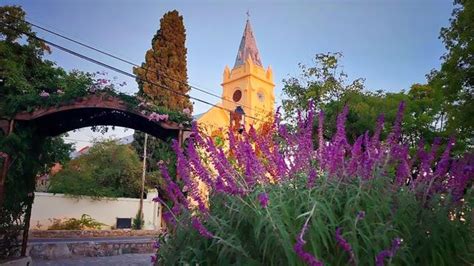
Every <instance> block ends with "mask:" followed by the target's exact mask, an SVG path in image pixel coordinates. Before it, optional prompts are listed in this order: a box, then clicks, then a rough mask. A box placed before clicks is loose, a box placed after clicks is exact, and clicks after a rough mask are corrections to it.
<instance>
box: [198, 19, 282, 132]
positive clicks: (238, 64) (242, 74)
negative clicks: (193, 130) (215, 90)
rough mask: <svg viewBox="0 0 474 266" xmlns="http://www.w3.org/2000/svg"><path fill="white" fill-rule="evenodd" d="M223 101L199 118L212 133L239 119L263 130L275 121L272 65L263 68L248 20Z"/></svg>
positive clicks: (226, 76) (228, 71)
mask: <svg viewBox="0 0 474 266" xmlns="http://www.w3.org/2000/svg"><path fill="white" fill-rule="evenodd" d="M221 85H222V96H221V102H219V103H217V104H216V107H212V108H211V109H209V110H208V111H207V112H205V113H203V114H200V115H197V116H196V117H195V119H196V120H197V122H198V125H199V126H200V127H201V128H204V129H205V130H206V131H208V132H212V131H215V130H219V129H226V128H228V127H229V125H230V123H231V117H232V118H233V119H232V121H235V118H236V117H238V119H240V123H241V126H243V125H245V127H246V128H247V129H248V127H249V126H250V125H251V124H253V125H254V126H255V127H257V128H258V127H259V125H261V124H262V123H263V122H264V121H268V120H269V118H273V112H274V105H275V92H274V88H275V84H274V83H273V72H272V69H271V67H270V66H268V68H267V69H265V68H264V67H263V64H262V60H261V59H260V54H259V52H258V49H257V42H256V41H255V36H254V34H253V31H252V27H251V25H250V21H249V20H248V19H247V22H246V25H245V30H244V34H243V36H242V40H241V42H240V46H239V50H238V52H237V57H236V59H235V64H234V67H233V68H232V69H229V67H228V66H226V67H225V69H224V75H223V79H222V84H221Z"/></svg>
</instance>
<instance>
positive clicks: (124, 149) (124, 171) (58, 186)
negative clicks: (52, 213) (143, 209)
mask: <svg viewBox="0 0 474 266" xmlns="http://www.w3.org/2000/svg"><path fill="white" fill-rule="evenodd" d="M140 177H141V163H140V159H139V157H138V155H137V154H136V153H135V151H134V150H133V149H132V148H131V147H130V146H128V145H119V144H117V143H116V142H114V141H104V142H98V143H95V144H94V146H93V147H91V148H90V150H89V151H88V153H86V154H84V155H82V156H80V157H78V158H77V159H74V160H71V161H70V162H69V163H67V164H66V165H65V167H64V169H63V170H62V171H60V172H58V173H57V174H56V175H54V176H53V177H51V183H50V189H49V191H50V192H52V193H65V194H71V195H84V196H94V197H138V195H139V191H140V180H141V178H140Z"/></svg>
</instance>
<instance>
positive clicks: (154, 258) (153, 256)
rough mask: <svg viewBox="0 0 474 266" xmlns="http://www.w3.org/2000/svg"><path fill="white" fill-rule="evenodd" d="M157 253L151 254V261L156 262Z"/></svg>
mask: <svg viewBox="0 0 474 266" xmlns="http://www.w3.org/2000/svg"><path fill="white" fill-rule="evenodd" d="M156 259H157V257H156V255H151V263H155V262H156Z"/></svg>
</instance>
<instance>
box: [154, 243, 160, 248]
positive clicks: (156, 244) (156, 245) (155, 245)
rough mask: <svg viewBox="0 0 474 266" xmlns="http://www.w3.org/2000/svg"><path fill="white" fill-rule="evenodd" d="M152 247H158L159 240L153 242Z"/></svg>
mask: <svg viewBox="0 0 474 266" xmlns="http://www.w3.org/2000/svg"><path fill="white" fill-rule="evenodd" d="M153 248H154V249H159V248H160V242H158V241H155V242H153Z"/></svg>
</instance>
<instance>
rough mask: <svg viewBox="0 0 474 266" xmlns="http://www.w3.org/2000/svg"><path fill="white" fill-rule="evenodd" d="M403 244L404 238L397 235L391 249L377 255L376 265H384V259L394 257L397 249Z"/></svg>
mask: <svg viewBox="0 0 474 266" xmlns="http://www.w3.org/2000/svg"><path fill="white" fill-rule="evenodd" d="M401 244H402V239H401V238H399V237H397V238H395V239H394V240H392V246H391V247H390V249H385V250H382V251H380V252H379V254H377V256H376V257H375V265H376V266H383V265H385V264H384V259H385V258H393V257H394V256H395V253H397V250H398V249H399V248H400V245H401Z"/></svg>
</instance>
